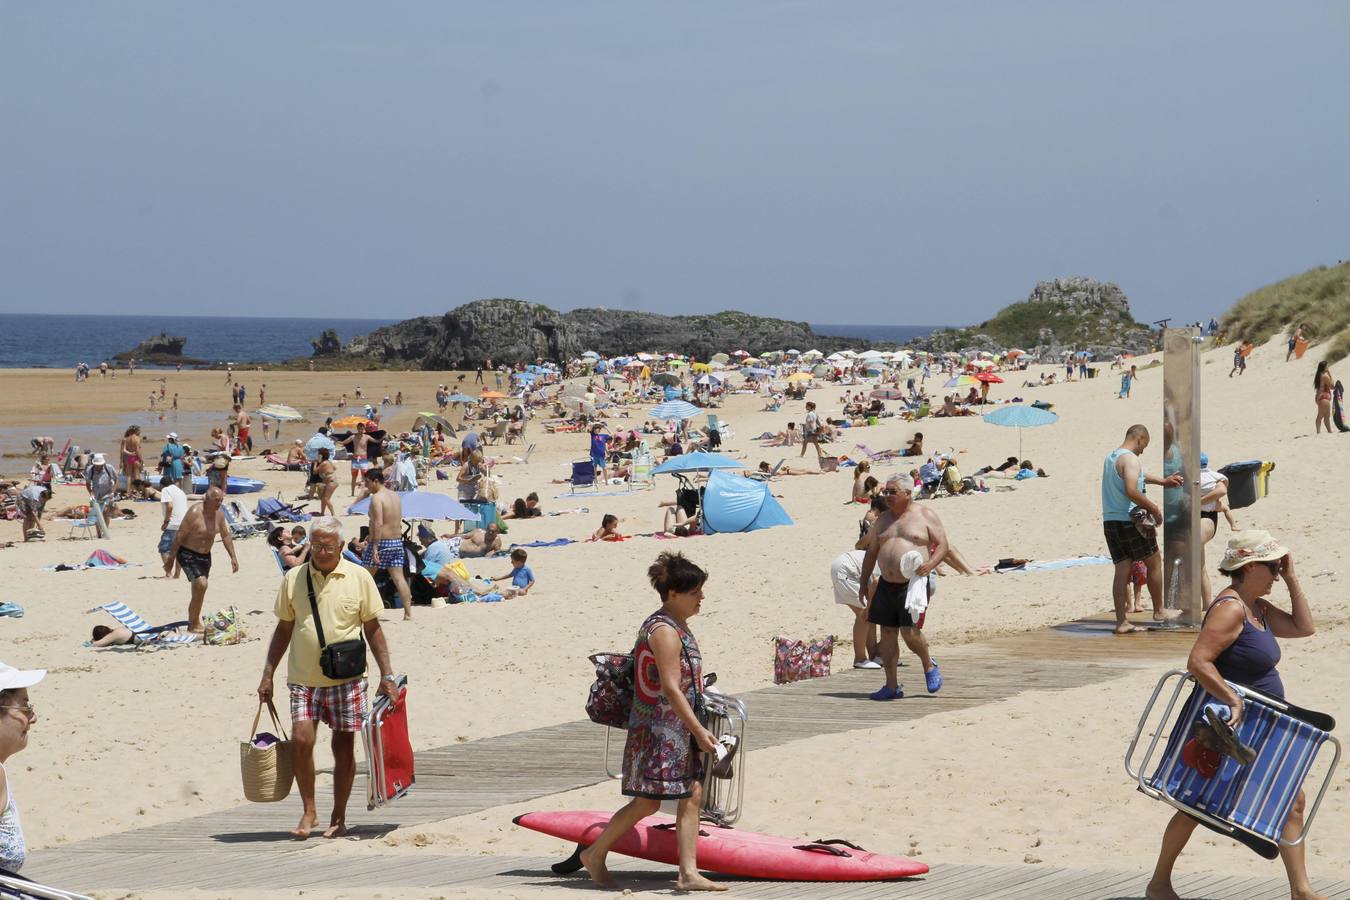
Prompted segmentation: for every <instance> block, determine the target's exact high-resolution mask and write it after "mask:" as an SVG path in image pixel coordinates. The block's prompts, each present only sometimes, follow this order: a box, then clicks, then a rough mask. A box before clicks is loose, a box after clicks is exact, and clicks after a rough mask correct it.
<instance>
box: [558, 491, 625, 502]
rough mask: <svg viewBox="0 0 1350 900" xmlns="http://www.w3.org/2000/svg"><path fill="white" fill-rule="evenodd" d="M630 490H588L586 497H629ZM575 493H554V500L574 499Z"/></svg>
mask: <svg viewBox="0 0 1350 900" xmlns="http://www.w3.org/2000/svg"><path fill="white" fill-rule="evenodd" d="M632 494H633V492H632V491H592V492H588V493H587V494H586V495H585V496H587V497H631V496H632ZM576 496H577V495H576V494H555V495H554V497H553V499H554V500H568V499H576Z"/></svg>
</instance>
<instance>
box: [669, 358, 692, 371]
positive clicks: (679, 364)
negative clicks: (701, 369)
mask: <svg viewBox="0 0 1350 900" xmlns="http://www.w3.org/2000/svg"><path fill="white" fill-rule="evenodd" d="M666 365H667V366H669V367H670V368H672V369H680V368H683V367H684V366H687V365H689V364H688V363H687V362H685V361H684V360H682V359H672V360H671V361H670V362H668V363H666Z"/></svg>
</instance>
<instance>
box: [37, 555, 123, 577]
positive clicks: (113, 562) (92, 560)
mask: <svg viewBox="0 0 1350 900" xmlns="http://www.w3.org/2000/svg"><path fill="white" fill-rule="evenodd" d="M138 565H139V564H138V563H130V562H127V561H126V560H125V559H123V558H122V557H120V556H114V555H113V554H111V553H109V552H108V551H107V550H95V551H94V552H93V553H91V554H89V558H88V559H86V560H85V561H84V562H82V563H80V564H78V565H70V564H68V563H58V564H57V565H54V566H44V567H43V569H42V570H43V571H44V572H75V571H81V570H84V569H131V568H135V567H137V566H138Z"/></svg>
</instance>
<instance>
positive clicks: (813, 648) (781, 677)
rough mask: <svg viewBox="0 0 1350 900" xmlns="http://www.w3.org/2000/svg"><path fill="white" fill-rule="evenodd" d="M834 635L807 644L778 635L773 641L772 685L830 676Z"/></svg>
mask: <svg viewBox="0 0 1350 900" xmlns="http://www.w3.org/2000/svg"><path fill="white" fill-rule="evenodd" d="M833 655H834V635H829V636H827V637H823V638H820V639H819V640H815V641H812V642H811V643H809V644H808V643H807V642H806V641H799V640H795V639H793V638H789V637H784V636H783V635H781V634H780V635H778V637H776V638H774V639H773V683H774V684H787V683H788V682H790V681H805V680H806V679H808V678H824V677H825V676H827V675H829V674H830V658H831V657H832V656H833Z"/></svg>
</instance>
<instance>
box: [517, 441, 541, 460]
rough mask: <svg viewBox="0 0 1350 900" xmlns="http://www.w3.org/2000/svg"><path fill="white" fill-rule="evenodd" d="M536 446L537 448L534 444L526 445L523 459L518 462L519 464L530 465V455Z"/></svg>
mask: <svg viewBox="0 0 1350 900" xmlns="http://www.w3.org/2000/svg"><path fill="white" fill-rule="evenodd" d="M536 446H538V445H536V444H529V445H527V446H526V447H525V458H524V459H521V460H520V462H521V463H522V464H523V465H529V463H530V455H531V454H532V453H534V448H535V447H536Z"/></svg>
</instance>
